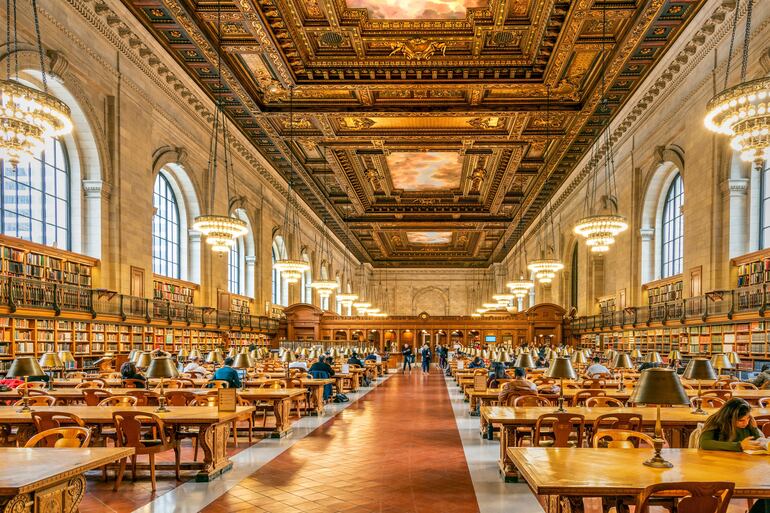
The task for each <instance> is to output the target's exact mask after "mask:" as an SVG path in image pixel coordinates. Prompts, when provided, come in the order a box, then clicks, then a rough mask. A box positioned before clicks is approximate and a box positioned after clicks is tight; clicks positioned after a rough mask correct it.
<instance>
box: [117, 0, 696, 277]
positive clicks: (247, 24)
mask: <svg viewBox="0 0 770 513" xmlns="http://www.w3.org/2000/svg"><path fill="white" fill-rule="evenodd" d="M122 1H123V2H124V4H125V5H126V6H127V7H128V8H129V9H130V10H131V12H132V13H133V14H134V15H135V16H136V17H137V18H138V19H139V20H140V21H141V22H142V23H143V24H144V25H145V26H146V27H147V29H148V30H149V31H150V32H151V33H152V34H153V35H154V36H155V37H156V39H157V40H158V41H159V43H160V44H162V45H163V46H164V47H165V48H166V49H167V51H168V52H169V53H170V54H171V55H172V56H173V57H174V58H175V59H176V60H177V62H178V63H179V64H180V65H181V66H182V67H183V68H184V69H185V70H186V71H187V73H188V74H189V75H190V76H191V77H192V78H193V80H195V81H196V82H197V83H198V84H199V85H200V86H201V87H202V88H203V89H204V90H205V91H206V92H207V93H208V94H209V95H210V96H211V98H213V99H218V100H220V101H222V102H223V104H224V108H225V111H226V113H227V115H228V116H229V118H230V119H231V120H232V121H233V123H234V124H235V125H236V126H237V127H238V129H239V130H240V131H241V132H242V133H243V134H245V136H246V137H247V138H248V139H249V140H250V141H251V142H252V144H253V145H254V147H255V148H256V149H257V150H258V151H259V152H260V153H261V154H262V155H263V156H264V157H265V159H267V160H268V161H269V162H270V163H271V164H272V165H273V167H275V169H276V170H277V171H278V172H279V173H281V174H282V175H283V176H284V177H285V178H287V179H288V173H289V169H290V168H289V165H288V162H289V161H288V155H290V154H291V155H293V156H294V158H295V162H296V166H295V168H294V172H295V173H296V175H295V176H294V177H293V179H294V180H293V181H294V184H295V187H296V190H297V191H298V193H299V194H300V195H301V196H302V197H303V199H304V200H305V202H306V203H307V204H308V205H309V207H310V208H311V209H312V210H313V211H315V212H316V213H318V214H319V215H322V216H324V217H325V218H326V219H327V221H328V226H329V227H330V228H331V229H332V230H333V231H334V232H335V234H336V235H337V237H338V238H339V239H340V240H341V241H342V242H343V244H345V245H346V246H347V247H349V248H350V249H351V250H352V251H353V252H354V253H356V255H357V257H358V258H360V259H361V260H362V261H365V262H371V263H372V265H374V266H375V267H383V266H452V267H484V266H488V265H489V264H490V263H492V262H496V261H499V260H501V259H502V258H503V257H504V256H505V254H506V253H507V252H508V251H509V250H510V248H511V247H512V246H513V244H514V243H515V241H516V237H518V236H520V234H521V233H523V232H524V230H525V229H526V228H527V226H529V224H530V223H531V222H532V221H533V220H534V219H535V218H536V217H537V215H538V213H539V212H540V211H541V209H542V208H543V207H544V205H545V204H546V203H547V201H548V199H549V197H550V195H551V194H552V193H553V191H555V190H556V189H557V188H558V186H559V185H560V184H561V183H562V182H563V181H564V180H565V179H566V178H567V176H569V174H570V173H571V172H572V171H573V169H574V168H575V166H576V165H577V163H578V162H579V161H580V160H581V158H582V157H583V155H584V154H585V152H586V151H587V150H588V148H590V146H591V144H592V143H593V142H594V141H595V140H596V138H597V136H598V135H599V134H600V133H601V131H602V129H603V128H604V127H605V126H607V124H608V123H609V122H610V121H611V120H612V119H613V117H614V116H615V115H616V114H617V113H618V111H619V110H620V109H621V108H622V107H623V105H624V104H625V102H626V101H627V99H628V98H629V97H630V95H631V94H632V93H633V92H634V91H635V90H636V89H637V87H638V86H639V84H640V83H641V82H642V81H643V80H644V79H645V78H646V77H647V75H648V74H649V72H650V70H651V69H652V67H653V66H654V65H655V64H656V63H657V62H658V61H659V60H660V59H662V58H663V56H664V55H665V53H666V50H667V49H668V48H669V47H670V46H671V45H672V43H673V42H674V41H675V40H676V37H677V36H678V34H680V33H681V31H682V29H683V28H684V27H685V26H686V25H687V23H689V22H690V20H692V18H693V16H695V14H696V13H697V12H698V10H699V9H700V8H701V7H702V5H704V4H705V0H624V1H620V2H619V1H609V0H411V1H400V0H221V3H219V2H218V0H122ZM218 5H221V13H220V15H219V16H218V15H217V6H218ZM218 18H220V19H221V34H222V35H221V40H219V41H218V40H217V33H218V31H217V19H218ZM217 44H221V48H222V54H221V55H222V63H223V69H222V73H221V77H220V76H219V75H218V74H217V68H216V61H217V50H216V48H217ZM602 73H604V74H605V84H606V90H605V91H604V94H602V90H601V79H600V78H601V75H602ZM220 83H221V86H220ZM290 88H291V90H293V98H294V101H293V109H294V112H295V117H294V123H291V122H290V120H289V116H288V112H289V103H290V102H289V98H290ZM602 96H604V97H605V98H606V102H600V100H601V98H602ZM546 105H549V106H550V109H549V110H548V111H547V109H546ZM292 132H293V135H294V137H293V141H294V143H293V144H289V137H288V135H289V134H290V133H292ZM448 232H449V233H451V236H450V237H449V241H448V242H446V243H443V242H442V243H440V244H439V243H429V242H425V243H415V242H413V240H414V236H415V235H414V234H418V233H420V234H426V233H428V234H430V233H433V234H435V233H442V234H446V233H448ZM410 234H411V235H410ZM424 240H428V239H424Z"/></svg>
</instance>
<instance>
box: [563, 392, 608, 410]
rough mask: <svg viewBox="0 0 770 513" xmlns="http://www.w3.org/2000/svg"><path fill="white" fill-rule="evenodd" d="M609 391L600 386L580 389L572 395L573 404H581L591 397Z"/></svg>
mask: <svg viewBox="0 0 770 513" xmlns="http://www.w3.org/2000/svg"><path fill="white" fill-rule="evenodd" d="M606 395H607V392H606V391H605V390H602V389H600V388H591V389H588V390H582V389H581V390H578V391H577V392H575V395H574V396H572V406H581V405H583V404H584V403H585V402H586V399H588V398H589V397H603V396H606Z"/></svg>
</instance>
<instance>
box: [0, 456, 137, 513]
mask: <svg viewBox="0 0 770 513" xmlns="http://www.w3.org/2000/svg"><path fill="white" fill-rule="evenodd" d="M133 453H134V449H133V448H130V447H118V448H112V447H109V448H108V447H88V448H83V449H77V448H67V449H48V448H30V449H24V448H15V447H13V448H0V461H2V462H3V464H2V465H0V510H2V511H3V512H12V513H16V512H31V513H43V512H45V513H71V512H73V511H78V505H79V504H80V501H81V500H82V499H83V495H85V493H86V479H85V477H84V476H83V473H85V472H86V471H88V470H92V469H95V468H99V467H101V466H102V465H106V464H108V463H112V462H114V461H118V460H119V459H121V458H125V457H128V456H130V455H132V454H133Z"/></svg>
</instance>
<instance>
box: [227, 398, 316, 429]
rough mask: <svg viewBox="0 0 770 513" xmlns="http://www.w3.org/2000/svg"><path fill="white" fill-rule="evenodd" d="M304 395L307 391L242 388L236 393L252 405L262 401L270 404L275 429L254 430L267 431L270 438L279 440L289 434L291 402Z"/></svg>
mask: <svg viewBox="0 0 770 513" xmlns="http://www.w3.org/2000/svg"><path fill="white" fill-rule="evenodd" d="M306 393H307V389H305V388H242V389H239V391H238V395H239V396H241V397H242V398H243V399H246V400H247V401H251V402H252V403H253V404H257V403H259V402H262V401H269V402H271V403H272V405H273V415H275V429H272V428H259V427H257V428H255V429H256V430H257V431H267V432H268V433H269V434H270V436H271V437H272V438H280V437H283V436H286V435H288V434H289V433H291V422H290V421H289V413H290V411H291V402H292V400H293V399H295V398H297V397H299V396H302V395H305V394H306Z"/></svg>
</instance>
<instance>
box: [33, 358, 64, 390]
mask: <svg viewBox="0 0 770 513" xmlns="http://www.w3.org/2000/svg"><path fill="white" fill-rule="evenodd" d="M38 363H39V364H40V367H42V368H43V371H46V370H47V371H48V372H51V371H54V370H56V369H61V368H63V367H64V364H63V363H62V361H61V359H60V358H59V355H58V354H56V353H53V352H50V353H43V356H41V357H40V361H39V362H38ZM48 372H46V374H48ZM48 390H53V372H51V374H48Z"/></svg>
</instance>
